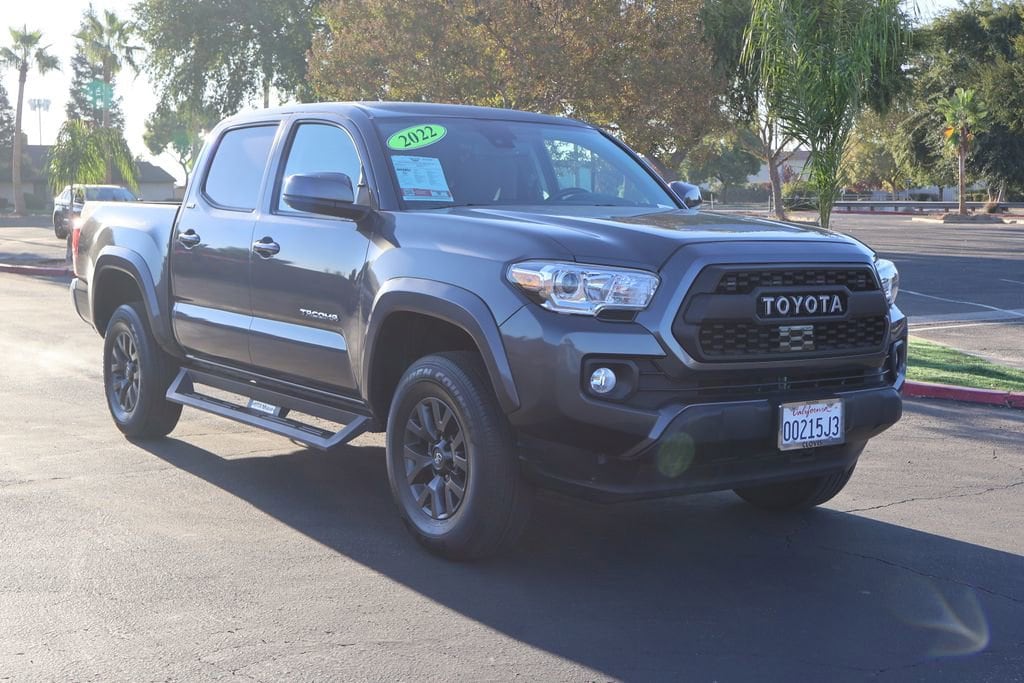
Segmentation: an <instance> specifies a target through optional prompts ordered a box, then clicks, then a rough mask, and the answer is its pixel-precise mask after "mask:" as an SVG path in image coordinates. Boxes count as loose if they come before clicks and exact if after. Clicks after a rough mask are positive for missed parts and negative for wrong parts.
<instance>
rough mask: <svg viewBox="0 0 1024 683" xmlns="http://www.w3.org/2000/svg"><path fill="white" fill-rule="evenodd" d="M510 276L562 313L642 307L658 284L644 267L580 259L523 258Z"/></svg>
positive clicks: (648, 301)
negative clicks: (597, 263) (554, 260)
mask: <svg viewBox="0 0 1024 683" xmlns="http://www.w3.org/2000/svg"><path fill="white" fill-rule="evenodd" d="M508 280H509V282H511V283H512V284H514V285H517V286H518V287H519V288H520V289H523V290H524V291H526V292H528V293H530V294H533V295H535V296H537V297H538V298H539V299H540V300H541V305H542V306H544V308H547V309H549V310H552V311H557V312H559V313H575V314H577V315H597V314H598V313H600V312H601V311H603V310H605V309H616V310H626V311H642V310H643V309H645V308H647V304H649V303H651V298H652V297H653V296H654V292H655V290H656V289H657V288H658V282H659V279H658V276H657V275H655V274H654V273H649V272H647V271H644V270H631V269H628V268H611V267H607V266H588V265H584V264H581V263H557V262H551V261H524V262H523V263H515V264H513V265H512V266H511V267H510V268H509V269H508Z"/></svg>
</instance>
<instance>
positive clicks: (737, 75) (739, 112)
mask: <svg viewBox="0 0 1024 683" xmlns="http://www.w3.org/2000/svg"><path fill="white" fill-rule="evenodd" d="M752 10H753V0H707V1H706V2H705V3H704V7H703V9H702V10H701V23H702V24H703V26H704V38H705V42H706V43H707V44H708V46H709V47H710V49H711V54H712V57H713V63H714V67H715V69H716V71H717V72H718V74H719V76H720V78H721V79H722V80H723V81H724V82H725V83H726V88H725V90H724V92H723V94H722V97H721V104H722V110H723V111H724V112H725V114H726V120H725V125H726V126H727V127H728V132H733V133H736V141H737V143H738V144H739V145H741V146H742V147H743V148H744V149H746V150H747V151H748V152H750V153H751V154H753V155H754V156H756V157H757V158H759V159H760V160H761V162H762V163H764V164H765V165H766V166H767V167H768V180H769V190H770V193H771V204H772V210H773V211H774V213H775V217H776V218H779V219H780V220H785V219H786V202H785V201H783V199H784V198H783V195H782V188H783V181H784V179H783V169H784V167H785V163H786V161H787V160H788V159H789V157H790V155H791V154H792V148H793V139H792V138H791V137H790V136H788V135H786V134H785V133H784V132H783V131H782V130H781V128H780V126H779V120H778V116H777V115H776V114H775V112H774V111H772V110H771V109H770V108H769V107H768V103H769V98H768V96H767V93H766V92H765V91H764V90H763V87H762V84H761V82H760V80H759V64H760V60H761V53H760V51H759V50H753V49H752V50H751V51H750V53H749V55H748V56H747V57H746V59H745V60H744V55H743V48H744V40H745V36H746V31H747V26H748V25H749V23H750V16H751V12H752Z"/></svg>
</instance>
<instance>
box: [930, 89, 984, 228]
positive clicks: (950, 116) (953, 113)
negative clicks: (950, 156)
mask: <svg viewBox="0 0 1024 683" xmlns="http://www.w3.org/2000/svg"><path fill="white" fill-rule="evenodd" d="M939 111H940V112H941V113H942V116H943V118H944V119H945V128H943V131H942V137H943V139H945V141H946V145H947V147H948V148H949V149H950V150H951V151H952V152H953V153H954V154H956V158H957V181H958V183H959V200H958V201H959V204H960V206H959V212H960V215H961V216H964V215H966V214H967V205H966V194H967V155H968V154H969V153H970V151H971V147H972V146H973V144H974V138H975V136H976V135H977V134H978V131H980V130H983V129H984V127H985V119H986V118H987V117H988V112H987V111H985V109H984V108H982V106H981V103H979V102H978V100H977V99H976V98H975V95H974V91H973V90H970V89H968V90H964V89H963V88H957V89H956V90H955V91H954V92H953V94H952V96H950V97H949V98H948V99H945V100H942V101H940V102H939Z"/></svg>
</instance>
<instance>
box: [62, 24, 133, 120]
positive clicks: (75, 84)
mask: <svg viewBox="0 0 1024 683" xmlns="http://www.w3.org/2000/svg"><path fill="white" fill-rule="evenodd" d="M91 17H95V10H93V8H92V6H89V8H88V9H86V10H85V12H84V13H83V15H82V24H81V26H80V27H79V30H78V31H77V33H78V34H79V35H81V34H82V33H83V32H84V31H86V29H87V28H88V26H89V25H90V24H89V19H90V18H91ZM116 82H117V77H116V76H113V77H112V78H111V81H110V93H109V94H110V97H108V96H107V95H108V93H107V86H106V84H105V83H104V82H103V65H102V64H100V63H96V62H93V61H91V60H90V59H89V57H87V56H86V54H85V45H84V43H83V41H82V40H81V39H79V38H76V40H75V52H74V54H73V55H72V57H71V90H70V92H69V93H68V103H67V106H66V108H65V112H66V114H67V117H68V118H69V119H80V120H82V121H85V122H87V123H89V124H90V125H92V126H101V125H103V116H104V113H106V114H107V116H108V118H109V121H110V126H111V127H113V128H120V129H124V113H123V112H122V110H121V98H120V97H117V96H116V95H115V94H114V92H115V88H116ZM104 105H106V106H104Z"/></svg>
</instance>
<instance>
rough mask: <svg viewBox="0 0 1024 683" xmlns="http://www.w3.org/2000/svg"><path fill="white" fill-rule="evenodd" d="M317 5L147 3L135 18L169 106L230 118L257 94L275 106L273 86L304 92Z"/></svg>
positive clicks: (301, 0)
mask: <svg viewBox="0 0 1024 683" xmlns="http://www.w3.org/2000/svg"><path fill="white" fill-rule="evenodd" d="M315 4H316V3H315V0H248V1H247V2H246V3H245V4H244V9H243V8H241V7H239V5H238V4H237V3H232V2H224V1H223V0H191V1H190V2H184V3H183V2H181V0H142V1H141V2H139V4H137V5H136V6H135V16H136V19H137V22H138V26H139V31H140V34H139V35H140V36H141V38H142V40H143V42H144V43H145V44H146V47H147V49H148V58H147V67H148V69H149V72H150V74H151V75H152V76H153V79H154V81H155V82H156V83H157V85H158V86H159V87H160V89H161V99H162V102H163V103H164V104H166V105H167V106H173V105H175V104H177V103H185V104H187V105H188V106H189V107H192V108H194V109H196V110H205V109H210V110H212V111H214V112H216V113H217V115H218V116H220V117H224V116H228V115H231V114H234V113H236V112H237V111H238V110H239V109H240V108H241V107H242V106H243V105H245V104H246V103H247V102H249V101H250V100H251V99H252V98H253V97H255V96H262V101H263V106H264V107H269V106H270V93H271V89H275V90H277V92H278V93H280V94H281V95H284V96H291V95H294V94H296V93H298V92H299V91H300V89H301V88H302V87H303V84H304V82H305V74H306V54H307V52H308V51H309V46H310V40H311V38H312V31H313V10H314V6H315ZM433 21H434V22H435V23H436V22H437V18H436V17H435V18H434V19H433Z"/></svg>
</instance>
